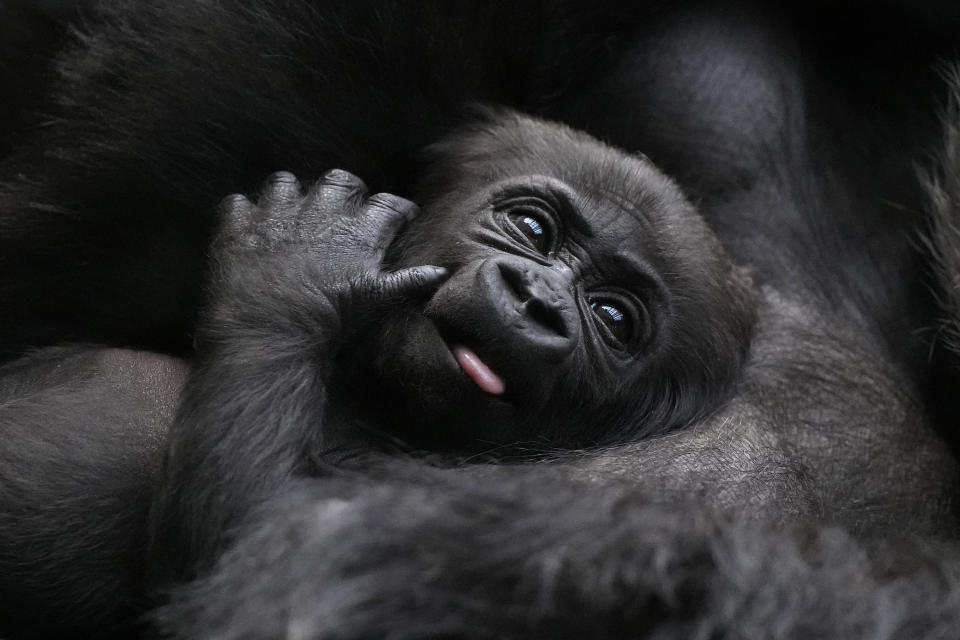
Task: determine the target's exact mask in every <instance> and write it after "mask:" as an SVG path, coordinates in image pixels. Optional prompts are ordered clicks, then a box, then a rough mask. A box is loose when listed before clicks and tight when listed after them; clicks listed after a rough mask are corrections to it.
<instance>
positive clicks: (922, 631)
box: [158, 290, 960, 638]
mask: <svg viewBox="0 0 960 640" xmlns="http://www.w3.org/2000/svg"><path fill="white" fill-rule="evenodd" d="M764 293H765V303H764V306H765V308H764V309H763V311H762V313H761V317H760V331H759V335H758V336H757V341H756V342H755V349H754V359H753V360H752V361H751V363H750V365H749V367H748V370H747V372H746V380H745V382H744V385H743V388H742V392H741V394H739V396H738V399H737V400H736V401H735V402H734V403H732V404H731V405H729V406H728V407H726V408H725V409H723V410H721V411H720V412H719V413H718V414H717V415H716V416H714V417H713V418H711V419H709V420H707V421H705V422H704V423H702V424H699V425H696V426H693V427H691V428H690V429H686V430H681V431H677V432H674V433H672V434H669V435H667V436H663V437H659V438H652V439H649V440H646V441H643V442H640V443H635V444H628V445H623V446H620V447H614V448H611V449H609V450H608V451H605V452H602V453H599V454H592V455H588V456H586V457H573V458H571V459H569V460H568V461H567V462H562V461H557V460H550V461H546V462H545V463H539V464H538V463H532V464H525V465H476V466H472V467H459V468H455V469H436V468H429V467H425V466H423V465H418V464H415V463H409V462H403V461H399V460H388V459H385V460H382V461H380V463H379V465H377V464H374V465H370V462H371V461H370V460H369V459H367V460H364V461H363V464H364V468H363V473H362V474H358V475H348V476H340V477H331V478H325V479H323V480H322V481H304V483H303V484H301V485H300V486H299V487H297V486H294V485H292V486H291V487H290V488H289V489H288V491H287V492H286V494H285V496H284V497H282V498H278V499H277V500H276V501H275V502H273V503H272V504H270V505H264V510H262V511H259V512H258V513H256V517H255V518H251V519H250V520H249V521H248V522H247V526H246V527H245V528H244V529H243V531H242V533H241V535H239V536H238V544H237V545H236V547H235V548H233V549H232V550H230V551H228V552H227V553H226V554H225V555H224V556H223V558H222V559H221V562H220V563H219V565H218V566H217V568H216V570H215V571H214V572H212V573H211V574H210V575H209V576H207V577H205V578H204V579H202V580H199V581H197V582H195V583H193V584H191V585H188V586H186V587H185V588H183V589H182V590H180V591H179V592H177V593H176V595H175V598H174V600H173V602H172V604H171V605H169V606H167V607H165V608H164V609H161V610H160V611H159V612H158V619H159V621H160V623H161V624H162V625H163V626H164V627H165V628H166V629H167V630H169V631H172V632H173V633H174V637H182V638H190V637H207V636H215V637H272V636H275V635H280V634H281V632H283V631H285V630H289V629H296V630H297V632H298V633H300V634H302V637H337V638H341V637H342V638H367V637H383V636H389V637H396V638H417V637H436V636H444V637H464V638H490V637H509V638H528V637H543V638H547V637H550V638H554V637H597V638H607V637H609V638H620V637H637V636H643V637H648V636H649V635H652V636H654V637H658V638H660V637H663V638H689V637H714V636H716V637H770V636H771V633H772V632H771V629H779V630H780V631H781V632H782V635H779V636H777V635H774V637H785V638H792V637H797V638H799V637H851V638H874V637H878V636H880V637H916V638H924V637H930V638H936V637H941V636H942V635H944V634H946V635H949V634H948V633H946V631H945V630H949V629H951V628H952V627H951V625H956V624H957V623H958V620H957V614H956V611H957V608H956V604H955V603H956V601H957V599H958V598H960V574H958V573H957V569H956V567H957V566H960V565H957V563H954V562H952V561H951V560H950V559H951V558H958V559H960V551H958V550H957V549H956V548H953V547H951V546H949V545H942V544H939V543H935V542H931V541H930V540H921V539H919V538H906V539H902V538H897V539H890V538H889V536H890V534H891V532H894V533H896V534H908V533H924V534H926V533H930V532H931V531H934V532H935V531H944V530H948V529H949V528H951V527H952V526H955V522H954V521H953V519H952V518H953V517H952V515H951V514H950V512H949V509H948V507H949V504H948V501H949V497H950V496H951V495H953V491H954V487H955V485H954V482H955V475H956V474H955V469H956V467H955V463H954V462H952V461H951V460H950V459H949V458H948V456H947V454H946V453H944V452H943V450H942V449H943V447H942V445H941V444H940V443H939V442H937V441H935V440H934V439H933V438H932V436H931V435H929V433H928V431H927V429H926V427H925V422H924V418H923V415H922V413H921V412H919V411H918V409H917V405H916V404H915V403H914V402H912V401H910V399H909V398H905V397H904V396H903V395H902V394H901V393H899V392H897V390H896V386H897V385H896V381H897V377H896V376H889V375H887V371H885V369H884V367H883V363H882V362H880V361H878V360H879V358H877V357H875V356H874V357H873V358H871V359H866V360H865V359H863V355H864V353H865V345H863V344H861V341H862V337H860V336H858V335H857V334H856V332H855V331H846V330H845V327H844V325H842V324H841V323H839V322H837V321H836V320H835V319H833V320H832V319H830V318H828V317H827V316H826V315H825V314H817V313H814V312H812V310H810V309H809V308H808V309H806V310H803V309H802V308H798V305H796V304H789V303H788V302H787V301H785V300H784V299H783V298H782V297H780V296H778V295H777V294H775V293H774V292H772V291H769V290H767V291H765V292H764ZM787 342H789V344H787ZM825 354H832V355H831V356H830V357H829V358H826V357H825ZM774 356H776V357H774ZM798 373H803V375H797V374H798ZM851 382H854V383H857V384H858V385H859V386H856V387H854V388H856V389H857V390H858V391H857V394H850V395H843V394H837V393H836V392H835V391H834V390H835V389H836V388H837V385H838V384H840V385H843V384H850V383H851ZM788 383H789V384H788ZM868 383H869V384H868ZM864 387H869V388H870V389H871V391H869V392H867V391H865V390H864ZM787 391H788V392H789V393H787ZM811 412H818V413H816V416H817V418H818V420H819V421H814V420H812V419H811V418H810V415H812V414H811ZM914 414H915V415H914ZM845 428H848V429H849V430H844V429H845ZM908 444H909V449H907V446H908ZM906 451H909V452H910V453H909V456H910V460H908V461H905V460H904V456H905V455H907V454H906V453H905V452H906ZM865 452H868V453H865ZM905 467H906V468H909V469H911V472H910V473H909V474H904V473H903V469H904V468H905ZM918 496H920V498H919V499H918ZM824 521H827V522H835V523H840V524H842V525H845V526H844V528H843V529H841V528H837V527H824V526H823V522H824ZM851 530H853V531H854V532H856V531H859V532H860V533H862V534H863V536H862V537H861V536H858V535H856V534H855V533H851ZM871 531H872V532H874V533H879V535H881V536H886V537H887V540H886V541H882V540H877V539H876V538H871V537H870V536H869V535H868V534H869V533H870V532H871ZM945 559H946V561H944V560H945ZM252 575H255V576H257V579H256V580H250V579H249V576H252ZM798 585H802V586H798ZM278 594H279V595H278ZM785 603H786V604H785ZM884 634H889V635H888V636H885V635H884Z"/></svg>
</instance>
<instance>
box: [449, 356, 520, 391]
mask: <svg viewBox="0 0 960 640" xmlns="http://www.w3.org/2000/svg"><path fill="white" fill-rule="evenodd" d="M450 351H451V352H453V357H454V358H455V359H456V361H457V364H459V365H460V368H461V369H463V372H464V373H465V374H467V377H468V378H470V379H471V380H473V381H474V382H475V383H476V385H477V386H478V387H480V388H481V389H482V390H483V391H486V392H487V393H489V394H491V395H495V396H498V395H500V394H502V393H503V391H504V389H505V388H506V387H505V385H504V383H503V380H502V379H501V378H500V376H498V375H497V374H496V373H494V372H493V370H492V369H491V368H490V367H489V366H487V364H486V363H485V362H484V361H483V360H481V359H480V356H478V355H477V354H476V353H474V352H473V351H471V350H470V349H468V348H467V347H464V346H461V345H456V346H453V347H452V348H451V349H450Z"/></svg>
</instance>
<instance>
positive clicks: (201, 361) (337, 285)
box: [150, 171, 444, 583]
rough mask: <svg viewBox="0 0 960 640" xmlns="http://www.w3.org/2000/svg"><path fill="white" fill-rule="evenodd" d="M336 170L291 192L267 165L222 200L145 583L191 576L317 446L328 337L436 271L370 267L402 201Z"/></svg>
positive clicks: (289, 182)
mask: <svg viewBox="0 0 960 640" xmlns="http://www.w3.org/2000/svg"><path fill="white" fill-rule="evenodd" d="M364 189H365V187H364V185H363V183H362V182H360V181H359V180H358V179H357V178H355V177H354V176H352V175H350V174H347V173H345V172H342V171H332V172H330V173H328V174H327V176H326V177H325V179H324V180H322V181H321V182H320V183H318V185H317V186H316V187H314V189H313V190H312V191H311V192H310V193H309V194H308V195H307V196H306V197H303V196H302V195H301V193H300V185H299V183H298V182H297V181H296V179H295V178H293V176H291V175H290V174H276V175H275V176H274V178H273V179H272V181H271V183H270V185H269V187H268V188H267V190H266V192H265V193H264V194H263V196H262V198H261V201H260V204H259V206H254V205H253V204H252V203H251V202H250V201H248V200H246V199H245V198H243V197H242V196H236V197H233V198H231V199H228V200H227V201H226V202H225V203H224V204H223V205H222V209H223V212H224V214H225V217H226V220H225V222H224V225H223V229H222V230H221V232H220V234H219V237H218V239H217V241H216V244H215V248H214V263H215V266H214V274H213V282H212V284H211V290H212V292H211V293H212V296H211V301H210V305H209V308H208V313H207V316H206V318H205V320H204V322H203V323H202V328H201V330H200V335H199V337H198V357H197V364H196V365H195V367H194V369H193V371H192V372H191V375H190V377H189V379H188V381H187V383H186V385H185V388H184V393H183V395H182V397H181V403H180V409H179V411H178V414H177V417H176V419H175V420H174V423H173V426H172V427H171V430H170V432H169V435H168V440H167V442H168V448H167V458H166V465H165V471H164V475H163V480H162V481H161V484H160V488H159V490H158V491H157V493H156V499H155V502H154V504H153V509H152V512H151V534H152V541H151V542H152V548H151V554H150V563H151V567H152V570H153V573H154V576H153V578H154V580H155V581H159V582H160V583H165V582H166V581H167V580H179V579H182V578H187V577H192V576H193V575H195V573H196V572H198V571H202V569H203V568H204V563H205V562H207V561H209V560H211V559H213V558H215V557H216V555H217V554H218V552H219V547H220V546H221V544H222V542H223V540H224V539H225V538H226V537H228V536H229V533H230V530H231V529H232V528H233V527H235V526H236V525H237V524H238V523H240V522H241V521H242V520H243V519H244V518H245V517H246V515H247V511H248V510H249V509H250V508H251V507H252V506H254V505H256V504H257V503H259V502H261V501H264V500H267V499H269V498H270V497H272V496H273V495H274V494H275V493H276V492H277V490H278V488H279V487H280V486H282V485H283V484H285V483H287V482H289V480H290V478H291V477H292V476H296V475H299V474H304V473H307V472H308V470H309V469H310V467H311V466H313V465H314V464H315V463H316V462H317V457H318V454H319V451H320V449H321V448H326V447H330V446H331V443H330V441H329V440H330V436H331V434H330V433H328V432H327V431H326V430H325V425H324V422H325V414H326V408H327V405H326V388H327V383H328V381H329V377H330V374H331V371H330V369H331V368H332V365H331V362H332V361H333V359H334V357H335V355H336V347H337V345H338V344H339V340H340V338H342V337H343V336H344V335H345V334H347V333H350V332H352V331H357V332H360V331H362V322H363V321H364V319H365V318H369V317H370V316H371V315H376V313H377V311H378V310H380V308H381V307H382V306H383V305H384V304H386V303H388V302H389V301H391V300H394V299H398V298H399V297H400V296H403V295H410V294H413V293H417V292H419V291H420V290H422V289H425V288H427V287H429V286H432V285H435V284H436V283H437V282H438V281H439V280H441V279H442V278H443V277H444V271H443V270H442V269H439V268H435V267H414V268H410V269H404V270H401V271H398V272H395V273H384V272H381V270H380V269H381V267H380V262H381V260H382V258H383V254H384V252H385V251H386V248H387V246H388V245H389V243H390V241H391V239H392V237H393V235H394V233H396V231H397V230H398V228H399V227H400V226H401V225H402V224H403V223H404V222H405V221H406V220H408V219H409V218H411V217H412V215H413V214H414V212H415V210H416V207H415V206H414V205H413V204H412V203H410V202H409V201H406V200H403V199H401V198H397V197H394V196H389V195H385V194H379V195H376V196H372V197H371V198H369V199H368V200H367V199H365V193H364Z"/></svg>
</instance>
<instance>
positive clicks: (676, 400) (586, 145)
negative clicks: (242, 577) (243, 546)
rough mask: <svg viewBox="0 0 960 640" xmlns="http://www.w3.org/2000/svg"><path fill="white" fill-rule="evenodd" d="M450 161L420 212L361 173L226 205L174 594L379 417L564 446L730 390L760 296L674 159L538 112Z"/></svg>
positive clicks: (159, 528) (478, 137) (203, 344)
mask: <svg viewBox="0 0 960 640" xmlns="http://www.w3.org/2000/svg"><path fill="white" fill-rule="evenodd" d="M430 153H431V154H432V156H433V163H432V164H433V166H434V169H433V170H432V172H431V173H430V174H429V175H428V177H427V180H426V187H425V190H424V194H423V200H422V202H423V203H424V205H425V207H424V209H425V211H424V213H423V214H422V215H419V216H417V215H416V212H417V209H416V206H415V205H413V204H412V203H411V202H409V201H406V200H404V199H402V198H399V197H396V196H391V195H386V194H377V195H374V196H371V197H367V195H366V190H365V187H364V185H363V183H362V182H361V181H360V180H359V179H358V178H356V177H355V176H353V175H351V174H349V173H346V172H344V171H332V172H330V173H328V174H327V175H326V176H325V177H324V178H323V179H322V180H321V181H320V182H319V183H317V184H316V185H315V186H314V187H313V188H311V189H310V190H309V192H308V193H306V195H303V193H302V190H301V187H300V185H299V184H298V182H297V181H296V180H295V179H294V178H293V176H291V175H289V174H277V175H275V176H274V177H273V178H272V179H271V180H270V182H269V183H268V184H267V186H266V187H265V189H264V191H263V192H262V194H261V197H260V199H259V201H258V203H257V204H254V203H252V202H251V201H249V200H247V199H246V198H244V197H242V196H234V197H231V198H229V199H227V200H226V201H225V202H224V204H223V205H222V207H221V211H222V215H223V223H222V228H221V231H220V233H219V236H218V239H217V241H216V243H215V246H214V255H213V264H214V268H213V275H212V280H211V285H210V291H211V298H210V301H209V308H208V311H207V313H206V315H205V317H204V319H203V321H202V323H201V328H200V331H199V333H198V336H197V346H198V354H197V362H196V365H195V366H194V368H193V371H192V372H191V374H190V378H189V379H188V381H187V383H186V386H185V390H184V393H183V395H182V397H181V405H180V410H179V412H178V415H177V418H176V420H175V423H174V426H173V427H172V429H171V432H170V434H169V440H168V456H167V460H166V468H165V473H164V475H165V480H164V483H163V484H162V486H161V488H160V491H159V492H158V493H157V494H156V498H157V499H156V502H155V504H154V509H153V512H152V518H151V520H152V533H153V541H152V542H153V544H152V548H153V552H152V554H151V560H152V566H153V570H154V572H155V575H154V577H155V579H157V580H158V581H159V583H161V584H163V583H167V582H168V581H170V580H178V579H183V578H189V577H191V576H193V575H196V574H195V572H196V571H198V570H202V569H203V568H204V567H207V566H209V565H208V562H209V561H210V560H211V559H213V558H215V557H216V556H217V554H218V552H219V551H220V550H221V549H222V543H223V536H224V532H225V531H229V530H231V529H232V528H233V527H234V526H236V525H238V524H241V523H243V522H245V521H247V520H248V519H249V518H250V517H251V516H250V509H251V508H253V507H254V506H255V505H257V504H260V503H261V502H263V501H267V500H269V499H270V498H271V496H273V495H275V494H276V493H277V492H279V491H281V490H282V488H283V487H284V485H286V484H288V483H289V482H290V481H291V478H292V477H296V476H309V475H315V474H316V473H318V472H319V470H320V468H321V467H322V464H323V463H322V460H324V451H327V450H329V449H332V448H336V447H342V446H354V447H355V446H357V444H358V442H360V441H359V440H357V437H358V434H360V433H363V432H364V431H365V430H364V429H357V425H365V426H369V425H373V427H374V428H376V429H377V430H379V431H381V432H385V433H387V434H391V435H398V436H400V437H402V438H403V439H404V440H405V441H407V442H410V443H412V444H414V445H416V446H420V447H424V448H431V449H436V448H443V449H451V450H457V451H463V450H470V449H475V448H477V447H483V448H487V449H489V448H491V447H492V446H495V445H513V444H516V443H527V446H530V444H531V443H532V444H534V445H535V446H536V447H537V448H538V449H545V448H548V447H550V448H556V447H559V446H569V445H577V446H578V445H584V444H592V443H602V442H612V441H615V440H620V441H622V440H623V439H624V438H636V437H640V436H642V435H646V434H650V433H655V432H660V431H663V430H665V429H668V428H671V427H675V426H680V425H683V424H686V423H689V422H690V421H692V420H694V419H696V418H698V417H701V416H703V415H704V414H705V413H707V412H709V411H711V410H713V409H714V408H715V407H716V406H717V404H718V403H719V402H720V401H721V400H722V399H723V398H724V395H725V394H726V393H727V392H728V390H729V388H730V386H731V384H732V382H733V380H734V379H735V374H736V372H737V370H738V367H739V365H740V363H741V360H742V358H743V355H744V352H745V350H746V347H747V343H748V341H749V335H750V328H751V322H752V313H751V305H750V297H749V293H748V291H749V290H748V287H747V285H746V284H745V282H744V281H743V280H742V279H741V277H740V276H739V275H738V272H737V270H736V269H735V268H734V267H733V266H732V265H731V264H730V263H729V261H728V260H727V258H726V257H725V254H724V252H723V251H722V249H721V247H720V245H719V243H718V242H717V241H716V240H715V238H714V237H713V236H712V234H711V233H710V232H709V230H708V229H707V228H706V226H705V225H704V223H703V221H702V220H701V219H700V217H699V216H698V215H697V214H696V212H695V211H694V210H693V208H692V207H691V206H690V205H689V204H688V203H687V202H686V201H685V200H684V198H683V197H682V195H681V194H680V192H679V191H678V189H677V188H676V187H675V186H674V185H673V184H672V183H671V182H670V181H669V180H668V179H667V178H666V177H665V176H664V175H663V174H661V173H660V172H659V171H658V170H657V169H656V168H655V167H654V166H653V165H651V164H650V163H649V162H648V161H646V160H645V159H640V158H633V157H629V156H626V155H624V154H622V153H620V152H617V151H615V150H613V149H610V148H608V147H605V146H603V145H602V144H600V143H598V142H597V141H595V140H592V139H590V138H588V137H587V136H585V135H583V134H578V133H574V132H572V131H570V130H568V129H566V128H563V127H560V126H557V125H552V124H546V123H543V122H539V121H535V120H532V119H529V118H526V117H522V116H519V115H515V114H500V115H499V116H497V117H496V118H493V117H490V118H488V119H487V120H485V121H482V122H480V123H478V124H476V125H475V126H474V127H473V128H471V129H469V130H467V131H464V132H462V133H460V134H458V135H457V136H455V137H452V138H450V139H448V140H446V141H444V142H442V143H440V144H438V145H436V146H435V147H434V148H432V149H431V151H430ZM403 226H406V230H405V231H404V232H403V233H402V234H400V235H399V237H398V239H397V240H396V242H394V241H393V240H394V236H395V235H396V234H397V232H398V231H399V230H400V228H401V227H403Z"/></svg>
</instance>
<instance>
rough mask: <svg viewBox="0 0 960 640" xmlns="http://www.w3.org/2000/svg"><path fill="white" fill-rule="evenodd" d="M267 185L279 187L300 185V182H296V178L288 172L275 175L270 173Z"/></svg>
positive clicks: (278, 172) (279, 172)
mask: <svg viewBox="0 0 960 640" xmlns="http://www.w3.org/2000/svg"><path fill="white" fill-rule="evenodd" d="M267 183H268V184H271V185H279V186H288V185H298V186H299V185H300V181H299V180H297V176H295V175H293V174H292V173H290V172H289V171H277V172H275V173H271V174H270V175H269V176H268V177H267Z"/></svg>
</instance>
